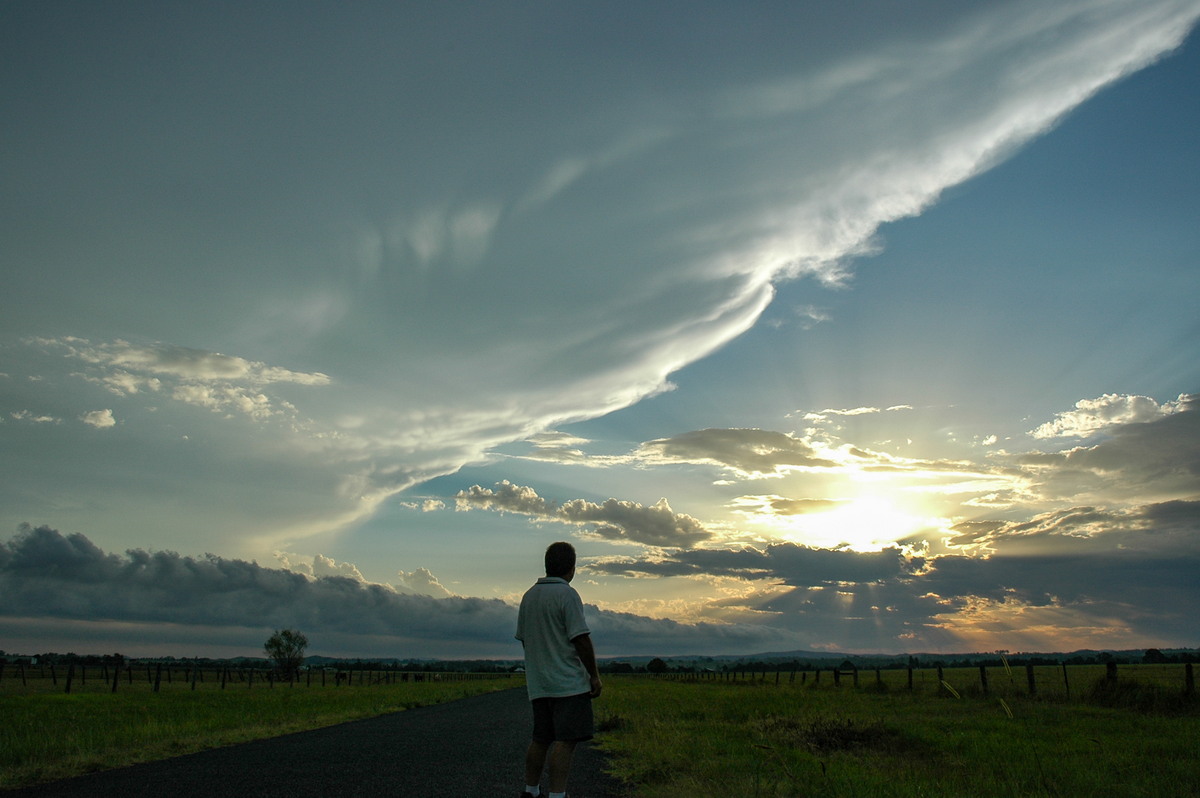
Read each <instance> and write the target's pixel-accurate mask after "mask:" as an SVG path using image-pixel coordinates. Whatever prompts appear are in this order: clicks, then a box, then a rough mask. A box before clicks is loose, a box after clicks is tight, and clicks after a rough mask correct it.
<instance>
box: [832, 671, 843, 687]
mask: <svg viewBox="0 0 1200 798" xmlns="http://www.w3.org/2000/svg"><path fill="white" fill-rule="evenodd" d="M833 686H834V687H841V686H842V669H841V668H834V669H833Z"/></svg>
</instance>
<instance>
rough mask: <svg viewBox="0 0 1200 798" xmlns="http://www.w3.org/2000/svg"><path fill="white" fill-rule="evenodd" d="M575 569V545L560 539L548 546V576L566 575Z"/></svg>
mask: <svg viewBox="0 0 1200 798" xmlns="http://www.w3.org/2000/svg"><path fill="white" fill-rule="evenodd" d="M574 569H575V547H574V546H572V545H571V544H570V543H567V542H565V541H562V540H560V541H558V542H557V543H551V544H550V545H549V546H548V547H547V548H546V576H566V575H567V574H569V573H571V571H573V570H574Z"/></svg>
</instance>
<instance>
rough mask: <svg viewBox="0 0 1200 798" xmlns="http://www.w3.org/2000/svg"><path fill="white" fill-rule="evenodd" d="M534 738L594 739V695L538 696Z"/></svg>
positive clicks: (534, 707) (535, 707)
mask: <svg viewBox="0 0 1200 798" xmlns="http://www.w3.org/2000/svg"><path fill="white" fill-rule="evenodd" d="M531 703H532V704H533V739H534V741H535V742H539V743H553V742H564V743H578V742H583V741H584V740H590V739H592V733H593V729H592V697H591V696H590V695H588V694H587V693H580V694H579V695H569V696H564V697H563V698H535V699H533V701H532V702H531Z"/></svg>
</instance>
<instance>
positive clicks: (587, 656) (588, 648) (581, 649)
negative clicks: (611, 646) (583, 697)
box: [571, 634, 604, 698]
mask: <svg viewBox="0 0 1200 798" xmlns="http://www.w3.org/2000/svg"><path fill="white" fill-rule="evenodd" d="M571 645H573V646H575V653H576V654H578V655H579V661H580V662H582V663H583V667H584V669H585V670H586V671H587V672H588V676H590V677H591V679H592V689H591V691H590V694H591V696H592V698H599V697H600V691H601V690H603V689H604V685H603V683H601V681H600V669H599V668H597V667H596V649H594V648H593V647H592V636H591V635H590V634H588V635H580V636H579V637H576V638H574V639H572V640H571Z"/></svg>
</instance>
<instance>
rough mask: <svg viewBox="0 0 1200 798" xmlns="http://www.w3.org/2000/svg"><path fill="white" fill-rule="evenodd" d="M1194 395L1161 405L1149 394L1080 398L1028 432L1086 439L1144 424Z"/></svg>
mask: <svg viewBox="0 0 1200 798" xmlns="http://www.w3.org/2000/svg"><path fill="white" fill-rule="evenodd" d="M1194 404H1195V398H1194V397H1191V396H1186V395H1184V396H1180V397H1179V398H1178V399H1177V400H1175V401H1173V402H1163V403H1162V404H1161V405H1160V404H1159V403H1158V402H1156V401H1155V400H1153V399H1151V398H1150V397H1149V396H1125V395H1121V394H1115V393H1108V394H1105V395H1104V396H1101V397H1098V398H1096V399H1080V400H1079V401H1078V402H1076V403H1075V409H1073V410H1068V411H1066V412H1064V413H1059V414H1058V415H1056V416H1055V417H1054V420H1053V421H1047V422H1046V423H1045V424H1042V425H1041V426H1040V427H1038V428H1037V429H1034V430H1032V431H1031V432H1030V433H1029V434H1030V435H1032V436H1033V437H1035V438H1088V437H1091V436H1093V435H1096V434H1098V433H1101V432H1104V431H1106V430H1110V429H1112V428H1114V427H1118V426H1121V425H1124V424H1146V423H1149V422H1152V421H1157V420H1158V419H1161V418H1162V417H1163V416H1169V415H1171V414H1172V413H1178V412H1181V411H1183V410H1187V409H1189V408H1188V407H1187V406H1188V405H1194Z"/></svg>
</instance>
